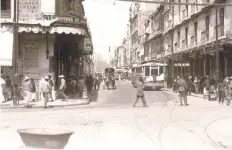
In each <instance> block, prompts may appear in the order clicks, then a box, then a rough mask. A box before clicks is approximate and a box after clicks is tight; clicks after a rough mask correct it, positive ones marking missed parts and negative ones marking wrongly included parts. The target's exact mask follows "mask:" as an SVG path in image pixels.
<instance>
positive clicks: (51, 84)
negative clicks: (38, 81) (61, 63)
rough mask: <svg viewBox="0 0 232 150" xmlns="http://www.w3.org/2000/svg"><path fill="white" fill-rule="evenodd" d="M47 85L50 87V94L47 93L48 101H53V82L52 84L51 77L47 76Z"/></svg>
mask: <svg viewBox="0 0 232 150" xmlns="http://www.w3.org/2000/svg"><path fill="white" fill-rule="evenodd" d="M48 83H49V85H50V87H51V90H50V92H49V96H48V97H49V101H52V102H53V101H54V98H53V96H52V92H53V87H54V82H53V80H52V77H51V75H48Z"/></svg>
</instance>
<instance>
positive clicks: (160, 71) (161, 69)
mask: <svg viewBox="0 0 232 150" xmlns="http://www.w3.org/2000/svg"><path fill="white" fill-rule="evenodd" d="M163 73H164V67H163V66H160V70H159V75H161V74H163Z"/></svg>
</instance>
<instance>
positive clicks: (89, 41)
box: [84, 38, 92, 53]
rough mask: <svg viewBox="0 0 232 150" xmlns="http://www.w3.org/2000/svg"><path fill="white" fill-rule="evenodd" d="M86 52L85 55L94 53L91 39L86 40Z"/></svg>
mask: <svg viewBox="0 0 232 150" xmlns="http://www.w3.org/2000/svg"><path fill="white" fill-rule="evenodd" d="M84 52H85V53H90V52H92V42H91V40H90V39H89V38H85V39H84Z"/></svg>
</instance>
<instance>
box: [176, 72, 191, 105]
mask: <svg viewBox="0 0 232 150" xmlns="http://www.w3.org/2000/svg"><path fill="white" fill-rule="evenodd" d="M177 89H178V92H179V96H180V105H181V106H183V102H182V99H184V104H185V106H188V105H189V104H188V103H187V92H188V86H187V83H186V81H185V80H184V78H183V77H182V76H181V77H180V79H179V80H178V81H177Z"/></svg>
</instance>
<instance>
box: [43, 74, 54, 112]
mask: <svg viewBox="0 0 232 150" xmlns="http://www.w3.org/2000/svg"><path fill="white" fill-rule="evenodd" d="M48 80H49V77H48V76H46V77H45V78H44V81H42V83H41V92H42V95H43V97H44V109H45V108H47V103H48V99H49V93H51V91H52V88H51V86H50V84H49V83H48Z"/></svg>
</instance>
